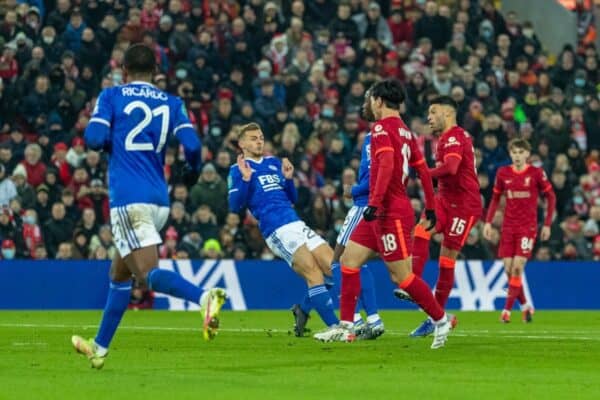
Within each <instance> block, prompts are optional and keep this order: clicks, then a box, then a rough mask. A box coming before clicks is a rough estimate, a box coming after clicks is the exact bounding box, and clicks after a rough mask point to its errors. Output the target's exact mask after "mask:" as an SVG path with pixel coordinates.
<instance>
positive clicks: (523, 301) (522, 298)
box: [517, 282, 527, 305]
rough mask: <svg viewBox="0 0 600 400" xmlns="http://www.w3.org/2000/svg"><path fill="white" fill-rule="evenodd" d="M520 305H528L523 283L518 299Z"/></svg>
mask: <svg viewBox="0 0 600 400" xmlns="http://www.w3.org/2000/svg"><path fill="white" fill-rule="evenodd" d="M517 300H519V303H521V305H524V304H527V297H525V290H524V289H523V282H521V291H520V292H519V296H518V297H517Z"/></svg>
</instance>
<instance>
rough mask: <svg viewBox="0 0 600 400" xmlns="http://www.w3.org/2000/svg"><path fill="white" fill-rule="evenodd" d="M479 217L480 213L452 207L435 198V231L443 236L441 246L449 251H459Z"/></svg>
mask: <svg viewBox="0 0 600 400" xmlns="http://www.w3.org/2000/svg"><path fill="white" fill-rule="evenodd" d="M480 215H481V213H474V212H473V211H468V210H464V209H462V208H459V207H456V208H455V207H452V206H451V205H450V204H448V203H447V202H445V201H443V200H441V199H440V198H439V197H437V198H436V202H435V216H436V217H437V223H436V224H435V230H436V232H438V233H443V234H444V240H443V241H442V246H443V247H446V248H448V249H450V250H456V251H460V250H461V249H462V247H463V246H464V244H465V241H466V240H467V237H468V236H469V232H471V228H472V227H473V225H474V224H475V223H476V222H477V220H478V219H479V217H480Z"/></svg>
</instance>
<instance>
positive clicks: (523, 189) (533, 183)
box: [483, 139, 556, 322]
mask: <svg viewBox="0 0 600 400" xmlns="http://www.w3.org/2000/svg"><path fill="white" fill-rule="evenodd" d="M508 150H509V152H510V158H511V159H512V165H509V166H505V167H501V168H499V169H498V172H497V173H496V183H495V184H494V193H493V196H492V201H491V202H490V206H489V209H488V213H487V218H486V224H485V225H484V227H483V236H484V237H485V238H486V239H488V240H490V239H491V237H492V220H493V219H494V214H495V213H496V209H497V208H498V203H499V202H500V197H501V196H502V195H504V196H505V197H506V206H505V207H504V221H503V222H502V235H501V236H500V247H499V248H498V256H499V257H501V258H502V260H503V261H504V269H505V271H506V274H507V275H508V297H507V298H506V304H505V305H504V310H503V311H502V314H501V316H500V321H502V322H510V311H511V309H512V307H513V305H514V303H515V300H517V299H518V300H519V303H521V309H522V310H523V322H531V318H532V315H533V307H531V306H530V305H528V304H527V299H526V297H525V293H524V291H523V284H522V281H521V280H522V278H521V277H522V276H523V271H524V269H525V264H526V263H527V260H528V259H529V257H531V253H532V251H533V246H534V244H535V239H536V236H537V210H538V194H540V193H541V194H542V195H544V197H546V201H547V209H546V218H545V219H544V226H543V227H542V230H541V232H540V239H542V240H543V241H545V240H548V239H549V238H550V224H551V223H552V216H553V215H554V208H555V206H556V196H555V195H554V190H553V189H552V185H551V184H550V182H549V181H548V178H547V177H546V173H545V172H544V170H543V169H541V168H537V167H534V166H533V165H530V164H528V163H527V159H528V158H529V155H530V154H531V146H530V144H529V142H527V140H525V139H513V140H511V141H510V142H509V144H508Z"/></svg>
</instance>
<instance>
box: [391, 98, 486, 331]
mask: <svg viewBox="0 0 600 400" xmlns="http://www.w3.org/2000/svg"><path fill="white" fill-rule="evenodd" d="M427 120H428V121H429V125H430V126H431V130H432V131H433V133H434V134H437V135H440V139H439V141H438V144H437V149H436V152H435V159H436V167H435V168H433V169H430V170H429V173H430V174H431V177H432V178H434V179H437V180H438V194H437V197H436V202H435V206H436V208H435V215H436V217H437V218H436V219H437V223H436V225H435V228H434V229H433V230H427V229H425V228H424V227H423V226H422V225H417V226H416V227H415V233H414V237H415V241H414V247H413V256H414V260H413V272H414V273H415V274H416V275H417V276H422V275H423V269H424V267H425V263H426V262H427V259H428V258H429V240H430V239H431V235H432V234H434V233H436V232H439V233H443V234H444V239H443V241H442V248H441V251H440V258H439V268H440V270H439V275H438V280H437V283H436V285H435V299H436V300H437V302H438V304H439V305H440V306H441V307H442V308H445V307H446V302H447V301H448V297H449V296H450V291H451V290H452V286H454V265H455V264H456V258H457V257H458V254H459V253H460V250H461V249H462V247H463V245H464V244H465V240H466V239H467V237H468V236H469V231H470V230H471V227H472V226H473V224H474V223H475V222H477V220H478V219H479V217H480V216H481V213H482V203H481V195H480V194H479V181H478V180H477V172H476V170H475V151H474V149H473V140H472V138H471V135H469V134H468V133H467V132H466V131H465V130H464V129H462V128H461V127H459V126H458V125H457V124H456V103H455V102H454V100H452V99H451V98H449V97H445V96H444V97H439V98H437V99H435V100H433V101H432V102H431V103H430V106H429V115H428V116H427ZM395 294H396V296H397V297H400V298H408V297H407V296H405V293H404V292H403V291H402V290H396V291H395ZM451 319H452V325H453V326H454V325H455V324H456V319H455V318H454V317H452V318H451ZM433 331H434V323H433V321H432V320H431V318H428V319H426V320H425V321H424V322H423V323H422V324H421V325H420V326H419V327H418V328H417V329H415V330H414V331H412V332H411V334H410V335H411V336H413V337H418V336H427V335H430V334H431V333H433Z"/></svg>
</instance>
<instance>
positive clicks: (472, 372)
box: [0, 311, 600, 400]
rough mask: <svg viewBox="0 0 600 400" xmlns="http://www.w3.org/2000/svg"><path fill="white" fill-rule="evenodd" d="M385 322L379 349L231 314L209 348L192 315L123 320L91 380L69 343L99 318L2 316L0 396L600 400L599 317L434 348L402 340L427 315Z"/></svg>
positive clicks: (549, 322)
mask: <svg viewBox="0 0 600 400" xmlns="http://www.w3.org/2000/svg"><path fill="white" fill-rule="evenodd" d="M382 315H383V317H384V320H385V323H386V327H387V329H388V331H387V332H386V334H385V335H384V336H382V337H381V338H379V339H378V340H376V341H369V342H366V341H365V342H355V343H352V344H347V343H333V344H322V343H318V342H315V341H313V339H311V338H301V339H298V338H295V337H294V336H293V335H291V334H290V333H289V332H288V330H289V327H290V325H291V314H290V313H289V312H236V313H233V312H226V313H224V315H223V316H222V324H221V326H222V328H223V329H222V331H221V332H220V334H219V336H218V337H217V338H216V340H214V341H213V342H204V341H203V340H202V339H201V333H200V330H199V329H198V327H199V324H200V317H199V314H197V313H175V312H171V313H169V312H128V313H127V314H126V316H125V318H124V320H123V323H122V327H121V329H120V330H119V331H118V333H117V336H116V338H115V340H114V342H113V345H112V348H111V354H110V357H109V358H108V360H107V362H106V365H105V367H104V369H103V370H101V371H96V370H92V369H91V368H90V367H89V364H88V362H87V360H85V359H84V358H83V357H82V356H79V355H77V354H75V353H74V352H73V350H72V349H71V344H70V336H71V335H72V334H75V333H76V334H83V335H84V336H86V337H92V336H94V334H95V331H96V324H97V323H98V319H99V317H100V312H95V311H94V312H0V399H67V400H68V399H110V400H113V399H127V400H134V399H164V400H175V399H241V400H249V399H278V400H279V399H408V400H413V399H414V400H420V399H432V400H437V399H484V400H487V399H518V400H533V399H600V335H598V334H599V333H600V312H538V313H537V314H536V315H535V322H534V323H533V324H530V325H525V324H522V323H521V322H520V321H519V318H518V317H519V315H518V313H517V312H515V313H514V315H513V319H515V321H514V322H513V323H512V324H508V325H502V324H500V323H499V322H497V321H498V314H497V313H459V314H458V317H459V321H460V322H459V326H458V328H457V330H456V331H455V332H454V335H453V336H451V337H450V340H449V342H448V344H447V347H445V348H444V349H441V350H430V349H429V345H430V344H431V339H430V338H427V339H409V338H408V337H407V336H406V333H407V332H408V331H410V330H411V329H412V328H414V327H415V326H416V325H417V324H418V323H419V322H420V321H421V320H422V318H423V314H421V313H418V312H383V313H382ZM310 325H312V326H313V328H314V329H319V328H320V327H321V325H320V324H317V322H316V320H315V319H313V320H312V321H311V323H310Z"/></svg>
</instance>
